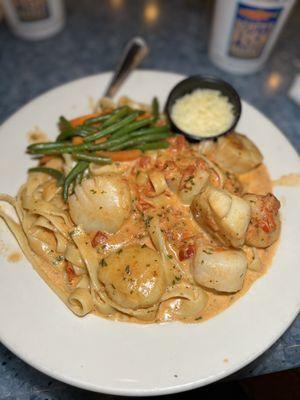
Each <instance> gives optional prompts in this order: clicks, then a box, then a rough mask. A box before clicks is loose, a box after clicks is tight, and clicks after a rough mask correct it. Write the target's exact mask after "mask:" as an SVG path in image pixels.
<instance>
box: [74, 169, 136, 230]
mask: <svg viewBox="0 0 300 400" xmlns="http://www.w3.org/2000/svg"><path fill="white" fill-rule="evenodd" d="M69 207H70V215H71V218H72V219H73V221H74V222H75V224H76V225H81V226H82V227H83V229H84V230H85V231H86V232H93V231H105V232H109V233H115V232H117V231H118V230H119V229H120V228H121V226H122V225H123V223H124V221H125V220H126V219H127V218H128V217H129V215H130V211H131V195H130V190H129V187H128V184H127V181H126V180H125V179H123V178H122V177H121V176H119V175H117V174H112V173H111V174H109V173H107V174H103V175H99V176H96V177H94V178H89V179H85V180H84V181H83V182H82V183H81V184H80V185H76V187H75V193H74V194H73V195H72V196H70V197H69Z"/></svg>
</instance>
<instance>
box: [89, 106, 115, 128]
mask: <svg viewBox="0 0 300 400" xmlns="http://www.w3.org/2000/svg"><path fill="white" fill-rule="evenodd" d="M118 110H119V109H118ZM114 111H116V110H114ZM111 115H112V113H111V114H105V115H99V117H93V118H89V119H86V120H85V121H84V123H83V125H82V126H90V125H94V124H98V123H100V122H104V121H107V120H108V119H109V118H110V117H111Z"/></svg>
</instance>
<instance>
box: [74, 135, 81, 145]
mask: <svg viewBox="0 0 300 400" xmlns="http://www.w3.org/2000/svg"><path fill="white" fill-rule="evenodd" d="M81 143H83V138H82V137H80V136H73V137H72V144H81Z"/></svg>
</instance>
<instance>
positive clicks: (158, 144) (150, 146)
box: [134, 140, 169, 151]
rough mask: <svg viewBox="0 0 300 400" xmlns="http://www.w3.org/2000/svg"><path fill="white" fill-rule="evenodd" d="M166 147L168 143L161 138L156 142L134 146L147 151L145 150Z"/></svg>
mask: <svg viewBox="0 0 300 400" xmlns="http://www.w3.org/2000/svg"><path fill="white" fill-rule="evenodd" d="M168 147H169V143H168V142H166V141H165V140H161V141H158V142H152V143H145V144H141V145H139V146H136V147H134V148H135V149H137V150H142V151H147V150H157V149H166V148H168Z"/></svg>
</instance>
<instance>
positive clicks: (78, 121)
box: [70, 111, 103, 128]
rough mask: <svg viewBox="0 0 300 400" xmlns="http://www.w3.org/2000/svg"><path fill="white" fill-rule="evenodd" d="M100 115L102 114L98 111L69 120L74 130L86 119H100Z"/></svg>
mask: <svg viewBox="0 0 300 400" xmlns="http://www.w3.org/2000/svg"><path fill="white" fill-rule="evenodd" d="M102 114H103V113H102V112H99V111H98V112H95V113H92V114H86V115H82V116H81V117H77V118H74V119H71V120H70V124H71V125H72V126H73V128H75V127H76V126H78V125H82V124H83V123H84V122H85V121H86V120H87V119H90V118H96V117H100V115H102Z"/></svg>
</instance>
